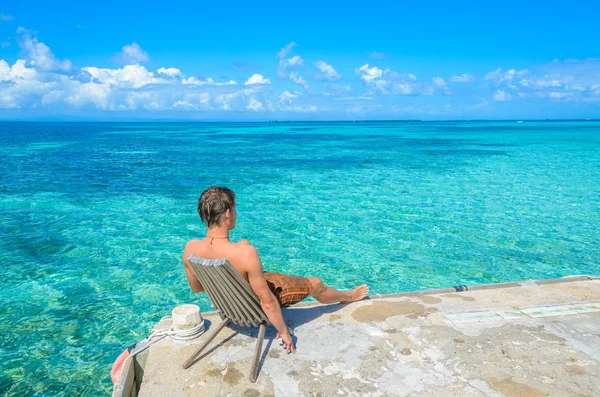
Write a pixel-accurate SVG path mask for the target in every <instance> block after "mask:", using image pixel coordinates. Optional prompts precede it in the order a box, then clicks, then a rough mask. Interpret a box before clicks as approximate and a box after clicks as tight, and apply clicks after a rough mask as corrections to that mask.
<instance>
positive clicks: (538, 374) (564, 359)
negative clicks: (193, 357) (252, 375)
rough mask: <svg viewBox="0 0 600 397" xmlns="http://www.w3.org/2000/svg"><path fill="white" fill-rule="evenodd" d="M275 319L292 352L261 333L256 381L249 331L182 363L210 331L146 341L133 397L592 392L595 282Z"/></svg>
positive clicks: (596, 358)
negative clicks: (292, 342)
mask: <svg viewBox="0 0 600 397" xmlns="http://www.w3.org/2000/svg"><path fill="white" fill-rule="evenodd" d="M284 317H285V319H286V321H287V322H288V324H289V325H290V326H291V327H292V328H293V329H294V330H295V334H296V336H297V341H296V345H297V350H298V353H297V354H295V355H286V354H284V353H283V351H282V349H281V347H280V346H279V342H278V341H277V340H275V341H273V340H272V339H273V338H274V336H275V331H274V329H273V328H269V329H268V331H267V335H266V338H265V345H264V346H263V349H264V354H263V362H262V367H261V369H260V372H259V377H258V380H257V382H256V383H254V384H252V383H250V381H249V380H248V374H249V371H250V365H251V364H250V361H251V358H252V354H253V350H254V346H255V337H256V334H257V330H245V329H241V328H238V327H234V328H232V329H225V330H224V331H222V333H221V334H220V335H219V336H217V338H216V339H215V341H213V343H212V344H211V345H210V347H209V350H208V354H205V353H204V357H203V358H202V359H201V360H200V361H197V362H196V363H195V364H194V365H192V367H190V368H189V369H188V370H183V369H182V368H181V364H182V363H183V361H185V359H186V358H187V357H188V356H189V355H190V354H191V353H192V351H193V350H194V348H195V347H196V346H197V345H198V344H200V343H201V342H202V341H203V340H204V338H205V337H206V335H207V334H208V333H210V329H209V330H208V331H207V333H206V334H204V335H203V336H202V337H200V338H199V339H197V340H195V341H193V342H178V341H173V340H163V341H161V342H158V343H157V344H155V345H153V346H152V347H151V350H150V353H149V356H148V361H147V364H146V368H145V372H144V378H143V383H142V386H141V390H140V393H139V395H140V396H219V395H231V396H444V397H445V396H448V395H461V396H509V397H512V396H535V397H537V396H600V280H588V281H570V282H563V283H558V284H549V285H536V284H534V283H531V282H530V283H524V284H523V285H522V286H519V287H512V288H503V289H488V290H477V291H468V292H457V293H441V294H431V295H420V296H410V297H393V298H389V297H382V298H380V299H371V300H364V301H361V302H356V303H351V304H347V305H330V306H319V305H308V306H302V307H295V308H289V309H286V310H284ZM205 318H206V319H208V320H209V321H211V326H216V324H218V322H219V318H218V317H216V316H214V315H208V314H205ZM215 346H218V347H217V348H214V347H215Z"/></svg>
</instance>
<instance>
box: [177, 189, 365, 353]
mask: <svg viewBox="0 0 600 397" xmlns="http://www.w3.org/2000/svg"><path fill="white" fill-rule="evenodd" d="M198 213H199V215H200V219H202V222H203V223H204V224H205V225H206V226H207V228H208V232H207V233H206V237H205V238H204V239H202V240H191V241H189V242H188V243H187V244H186V246H185V249H184V251H183V264H184V267H185V273H186V275H187V279H188V283H189V284H190V287H191V288H192V291H194V292H196V293H197V292H202V291H204V288H203V287H202V284H200V281H199V280H198V278H197V277H196V274H195V273H194V270H193V269H192V266H191V265H190V263H189V261H188V257H189V256H190V254H194V255H196V256H199V257H201V258H205V259H221V258H226V259H227V260H228V261H229V263H231V265H232V266H233V267H234V268H235V269H236V270H237V271H238V272H240V274H241V275H242V276H244V278H246V280H248V282H249V283H250V286H251V287H252V290H253V291H254V293H255V294H256V295H257V296H258V298H259V299H260V304H261V306H262V308H263V310H264V312H265V314H266V315H267V317H268V318H269V321H271V324H273V326H275V328H276V329H277V336H276V338H278V339H279V338H281V339H282V341H283V348H284V349H285V350H287V352H288V353H295V352H296V349H295V347H294V344H293V342H292V337H291V335H290V334H289V332H288V328H287V326H286V325H285V322H284V321H283V316H282V314H281V306H282V305H292V304H294V303H298V302H300V301H301V300H303V299H305V298H307V297H308V296H312V297H314V298H315V299H316V300H318V301H319V302H321V303H338V302H352V301H357V300H361V299H363V298H364V297H365V296H367V293H368V292H369V287H367V286H366V285H365V284H363V285H361V286H359V287H357V288H355V289H353V290H349V291H338V290H335V289H333V288H331V287H328V286H326V285H325V284H323V282H322V281H321V280H320V279H318V278H316V277H309V278H306V277H296V276H289V275H285V274H280V273H272V272H263V267H262V263H261V261H260V258H259V256H258V252H257V251H256V248H254V247H253V246H252V245H251V244H250V242H249V241H248V240H241V241H238V242H237V243H232V242H231V241H230V240H229V231H230V230H233V228H235V222H236V218H237V212H236V208H235V194H234V193H233V191H231V190H230V189H227V188H226V187H220V186H212V187H210V188H208V189H206V190H205V191H204V192H202V195H201V196H200V198H199V200H198Z"/></svg>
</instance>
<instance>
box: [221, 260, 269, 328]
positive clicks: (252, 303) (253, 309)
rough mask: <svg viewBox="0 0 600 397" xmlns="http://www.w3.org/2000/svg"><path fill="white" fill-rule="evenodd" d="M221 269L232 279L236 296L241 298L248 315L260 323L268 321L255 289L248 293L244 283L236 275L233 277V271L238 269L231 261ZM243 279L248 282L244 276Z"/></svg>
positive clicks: (231, 284) (231, 285)
mask: <svg viewBox="0 0 600 397" xmlns="http://www.w3.org/2000/svg"><path fill="white" fill-rule="evenodd" d="M220 271H221V273H222V274H223V276H224V277H227V278H228V279H229V280H231V282H230V287H231V288H232V289H234V290H235V293H236V296H238V297H239V298H240V300H241V304H242V305H243V307H244V310H245V311H247V312H248V315H249V316H251V317H252V318H253V319H255V320H256V321H258V323H259V324H260V323H261V322H264V321H265V320H266V321H268V319H267V318H266V315H265V313H264V311H263V310H262V306H260V300H259V299H258V297H257V296H256V295H255V294H254V291H252V292H251V293H248V291H247V290H246V289H245V288H244V286H243V284H242V283H241V282H236V281H237V280H236V277H232V271H233V272H236V273H237V270H235V268H233V266H231V264H230V263H225V264H224V265H223V266H221V267H220ZM238 274H239V273H238ZM242 280H243V282H244V283H246V284H248V282H247V281H246V279H245V278H243V277H242ZM249 285H250V284H248V286H249Z"/></svg>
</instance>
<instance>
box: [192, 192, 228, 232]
mask: <svg viewBox="0 0 600 397" xmlns="http://www.w3.org/2000/svg"><path fill="white" fill-rule="evenodd" d="M198 214H199V215H200V219H202V222H204V224H205V225H206V226H207V227H208V228H209V229H211V228H213V227H220V226H227V229H228V230H232V229H233V228H234V227H235V221H236V218H237V213H236V211H235V193H233V191H232V190H231V189H227V188H226V187H222V186H211V187H209V188H208V189H206V190H205V191H203V192H202V194H201V195H200V198H199V199H198Z"/></svg>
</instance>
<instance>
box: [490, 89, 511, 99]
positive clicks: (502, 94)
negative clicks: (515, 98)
mask: <svg viewBox="0 0 600 397" xmlns="http://www.w3.org/2000/svg"><path fill="white" fill-rule="evenodd" d="M510 98H511V95H510V94H508V93H506V92H505V91H502V90H497V91H496V92H495V93H494V101H498V102H504V101H508V100H510Z"/></svg>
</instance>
